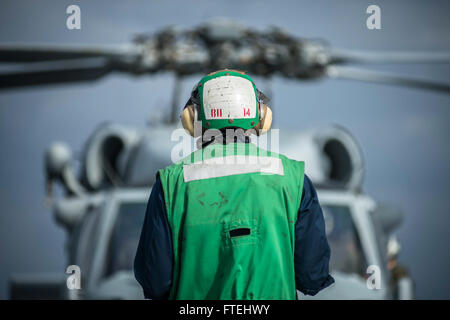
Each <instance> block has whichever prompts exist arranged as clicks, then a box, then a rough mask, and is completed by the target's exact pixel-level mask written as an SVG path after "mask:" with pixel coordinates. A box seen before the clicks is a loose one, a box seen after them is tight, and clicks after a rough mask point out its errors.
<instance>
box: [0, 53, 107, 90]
mask: <svg viewBox="0 0 450 320" xmlns="http://www.w3.org/2000/svg"><path fill="white" fill-rule="evenodd" d="M16 69H17V68H16ZM114 70H115V68H114V65H113V64H112V63H111V60H109V59H107V58H102V57H97V58H84V59H74V60H67V61H66V60H60V61H51V62H35V63H27V64H26V65H25V67H23V68H20V69H18V70H13V71H0V90H1V89H6V88H16V87H26V86H35V85H44V84H56V83H69V82H78V81H89V80H95V79H99V78H101V77H103V76H105V75H106V74H108V73H109V72H111V71H114Z"/></svg>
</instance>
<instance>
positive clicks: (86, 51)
mask: <svg viewBox="0 0 450 320" xmlns="http://www.w3.org/2000/svg"><path fill="white" fill-rule="evenodd" d="M136 54H138V52H137V48H136V47H135V46H130V45H115V46H87V45H77V46H74V45H42V44H36V45H33V44H0V62H37V61H53V60H68V59H76V58H92V57H124V56H132V55H136Z"/></svg>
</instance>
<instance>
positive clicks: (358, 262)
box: [322, 205, 367, 277]
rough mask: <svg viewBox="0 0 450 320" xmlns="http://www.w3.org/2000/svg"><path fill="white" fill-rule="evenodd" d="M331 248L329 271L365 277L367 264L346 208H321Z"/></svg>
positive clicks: (348, 209) (325, 206)
mask: <svg viewBox="0 0 450 320" xmlns="http://www.w3.org/2000/svg"><path fill="white" fill-rule="evenodd" d="M322 209H323V215H324V218H325V229H326V233H327V238H328V242H329V244H330V248H331V259H330V269H331V271H339V272H342V273H349V274H358V275H360V276H362V277H364V276H365V271H366V268H367V262H366V260H365V256H364V252H363V250H362V247H361V242H360V239H359V235H358V231H357V229H356V227H355V224H354V222H353V219H352V216H351V213H350V208H348V207H347V206H327V205H324V206H322Z"/></svg>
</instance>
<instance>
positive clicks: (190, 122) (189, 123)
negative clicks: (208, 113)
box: [181, 104, 202, 138]
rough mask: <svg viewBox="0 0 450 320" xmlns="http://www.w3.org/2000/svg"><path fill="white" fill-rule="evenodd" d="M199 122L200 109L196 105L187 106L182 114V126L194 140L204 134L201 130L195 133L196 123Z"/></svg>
mask: <svg viewBox="0 0 450 320" xmlns="http://www.w3.org/2000/svg"><path fill="white" fill-rule="evenodd" d="M195 120H197V121H198V109H197V106H196V105H195V104H189V105H186V106H185V107H184V109H183V112H182V113H181V124H182V125H183V128H184V129H185V130H186V131H187V132H188V133H189V134H190V135H191V136H193V137H194V138H196V137H199V136H200V135H201V134H202V131H201V130H197V131H198V132H195V131H194V122H195Z"/></svg>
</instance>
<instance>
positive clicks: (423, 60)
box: [330, 49, 450, 64]
mask: <svg viewBox="0 0 450 320" xmlns="http://www.w3.org/2000/svg"><path fill="white" fill-rule="evenodd" d="M330 62H331V63H332V64H347V63H402V64H407V63H420V64H437V63H443V64H445V63H450V54H449V53H448V52H395V51H394V52H366V51H358V50H339V49H333V50H331V52H330Z"/></svg>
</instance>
